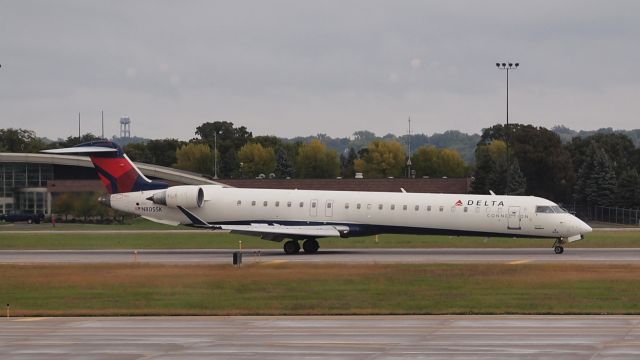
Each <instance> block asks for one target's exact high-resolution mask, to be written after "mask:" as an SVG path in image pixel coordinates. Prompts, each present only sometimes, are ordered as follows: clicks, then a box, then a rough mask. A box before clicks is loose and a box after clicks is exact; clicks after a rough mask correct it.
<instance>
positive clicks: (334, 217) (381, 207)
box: [44, 141, 591, 254]
mask: <svg viewBox="0 0 640 360" xmlns="http://www.w3.org/2000/svg"><path fill="white" fill-rule="evenodd" d="M44 152H47V153H52V154H84V155H88V156H90V158H91V161H92V162H93V165H94V166H95V168H96V170H97V171H98V175H99V177H100V179H101V180H102V182H103V183H104V185H105V186H106V188H107V191H108V193H109V195H105V196H102V197H100V199H99V200H100V202H102V203H103V204H105V205H107V206H110V207H112V208H113V209H116V210H119V211H124V212H127V213H132V214H137V215H140V216H142V217H144V218H146V219H149V220H152V221H155V222H159V223H163V224H170V225H178V224H184V225H187V226H192V227H196V228H203V229H223V230H230V231H231V232H232V233H239V234H245V235H255V236H259V237H260V238H262V239H265V240H270V241H278V242H280V241H283V240H285V239H288V240H287V241H285V243H284V251H285V253H287V254H296V253H298V252H300V242H302V248H303V249H304V251H305V252H306V253H315V252H317V251H318V248H319V244H318V241H317V239H319V238H323V237H330V236H339V237H342V238H348V237H355V236H368V235H375V234H382V233H390V234H427V235H431V234H439V235H442V234H444V235H465V236H485V237H514V238H516V237H517V238H522V237H527V238H549V239H555V244H554V250H555V253H556V254H562V252H563V251H564V247H563V245H565V244H566V243H569V242H573V241H576V240H581V239H583V238H584V234H586V233H589V232H591V227H589V226H588V225H587V224H585V223H584V222H582V221H581V220H580V219H578V218H576V217H575V216H573V215H571V214H569V213H567V212H566V211H565V210H563V209H562V208H561V207H559V206H558V205H556V204H555V203H553V202H551V201H549V200H546V199H542V198H539V197H534V196H504V195H502V196H501V195H494V194H491V195H471V194H420V193H406V192H404V191H403V192H398V193H395V192H360V191H319V190H276V189H239V188H230V187H225V186H223V185H202V186H197V185H184V186H171V187H169V186H167V184H165V183H162V182H157V181H151V180H149V179H147V178H146V177H145V176H144V175H142V173H141V172H140V171H139V170H138V169H137V168H136V167H135V165H134V164H133V163H132V162H131V160H129V158H128V157H127V155H125V154H124V152H123V151H122V149H121V148H120V147H119V146H118V145H117V144H115V143H113V142H109V141H95V142H90V143H85V144H80V145H77V146H74V147H71V148H65V149H54V150H46V151H44Z"/></svg>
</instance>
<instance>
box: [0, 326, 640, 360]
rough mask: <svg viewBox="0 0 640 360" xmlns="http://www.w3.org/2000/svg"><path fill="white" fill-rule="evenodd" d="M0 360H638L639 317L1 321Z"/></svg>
mask: <svg viewBox="0 0 640 360" xmlns="http://www.w3.org/2000/svg"><path fill="white" fill-rule="evenodd" d="M0 330H1V331H0V358H2V359H5V360H14V359H15V360H22V359H51V360H53V359H114V360H119V359H123V360H124V359H127V360H129V359H153V360H160V359H211V358H218V359H278V360H282V359H303V358H304V359H353V360H356V359H418V358H429V359H443V358H446V359H638V358H640V317H638V316H357V317H356V316H345V317H330V316H326V317H134V318H22V319H0Z"/></svg>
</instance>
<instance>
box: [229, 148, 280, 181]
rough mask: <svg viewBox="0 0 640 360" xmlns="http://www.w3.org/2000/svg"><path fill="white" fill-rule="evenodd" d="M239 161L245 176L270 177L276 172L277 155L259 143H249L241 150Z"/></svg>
mask: <svg viewBox="0 0 640 360" xmlns="http://www.w3.org/2000/svg"><path fill="white" fill-rule="evenodd" d="M238 159H239V160H240V162H241V163H242V173H243V175H245V176H250V177H256V176H258V175H259V174H265V175H267V176H268V175H269V174H271V173H273V172H274V171H275V168H276V155H275V153H274V152H273V149H272V148H265V147H263V146H262V145H260V144H258V143H248V144H246V145H244V146H243V147H242V148H240V151H239V152H238Z"/></svg>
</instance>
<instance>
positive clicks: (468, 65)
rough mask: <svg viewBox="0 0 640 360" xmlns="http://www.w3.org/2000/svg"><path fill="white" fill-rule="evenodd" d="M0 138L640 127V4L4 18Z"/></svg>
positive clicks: (225, 7) (279, 7) (101, 4)
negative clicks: (1, 131)
mask: <svg viewBox="0 0 640 360" xmlns="http://www.w3.org/2000/svg"><path fill="white" fill-rule="evenodd" d="M0 9H1V11H0V64H2V68H0V128H5V127H22V128H28V129H32V130H35V131H36V132H37V133H38V135H40V136H47V137H50V138H57V137H66V136H69V135H72V134H75V133H77V120H76V118H77V113H78V112H81V113H82V119H83V121H82V122H83V132H88V131H91V132H93V133H95V134H99V131H100V130H99V126H100V125H99V124H100V110H101V109H104V111H105V124H106V125H105V128H106V131H105V132H106V134H107V135H109V136H110V135H113V134H115V133H117V131H118V119H119V117H120V116H121V115H125V114H126V115H129V116H130V117H131V119H132V134H133V135H139V136H144V137H151V138H165V137H177V138H181V139H189V138H191V137H193V136H194V134H193V132H194V129H195V127H196V126H197V125H199V124H201V123H203V122H207V121H217V120H220V121H223V120H224V121H231V122H233V123H235V124H237V125H245V126H247V127H248V128H249V129H250V130H252V131H253V132H254V134H259V135H262V134H270V135H278V136H287V137H291V136H296V135H313V134H316V133H327V134H329V135H331V136H347V135H350V134H352V133H353V132H354V131H356V130H370V131H373V132H375V133H377V134H380V135H383V134H386V133H389V132H391V133H395V134H402V133H405V132H406V127H407V117H408V116H409V115H410V116H411V119H412V127H413V130H414V132H418V133H427V134H431V133H433V132H442V131H445V130H449V129H458V130H461V131H465V132H479V131H480V130H481V129H482V128H483V127H487V126H490V125H492V124H495V123H496V122H502V121H504V118H505V109H504V107H505V73H504V71H498V70H497V69H496V68H495V63H496V61H502V60H512V61H514V62H515V61H518V62H520V64H521V66H520V69H518V70H517V71H515V72H511V73H510V84H511V91H510V98H511V102H510V107H511V121H513V122H522V123H531V124H534V125H541V126H547V127H551V126H554V125H558V124H564V125H566V126H568V127H571V128H574V129H585V130H586V129H595V128H600V127H609V126H610V127H614V128H625V129H631V128H640V124H639V123H638V120H640V116H639V115H640V73H639V71H640V70H639V69H640V68H639V65H638V64H640V1H584V0H583V1H559V0H554V1H539V0H536V1H517V0H510V1H391V0H390V1H372V0H366V1H345V0H340V1H319V0H317V1H300V0H292V1H237V0H236V1H85V0H83V1H28V0H27V1H25V0H19V1H18V0H16V1H6V0H3V1H0Z"/></svg>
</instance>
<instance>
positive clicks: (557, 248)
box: [553, 238, 564, 254]
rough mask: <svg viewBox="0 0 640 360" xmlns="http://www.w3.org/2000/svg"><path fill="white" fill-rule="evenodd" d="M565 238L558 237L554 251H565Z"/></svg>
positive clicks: (557, 252)
mask: <svg viewBox="0 0 640 360" xmlns="http://www.w3.org/2000/svg"><path fill="white" fill-rule="evenodd" d="M563 244H564V240H562V238H557V239H556V242H555V243H554V244H553V252H555V253H556V254H562V253H563V252H564V246H562V245H563Z"/></svg>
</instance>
